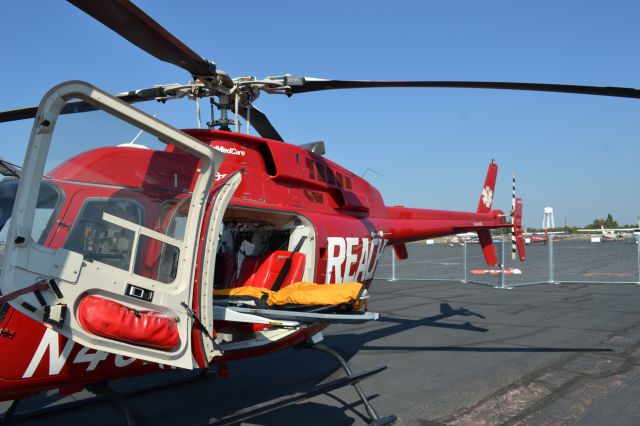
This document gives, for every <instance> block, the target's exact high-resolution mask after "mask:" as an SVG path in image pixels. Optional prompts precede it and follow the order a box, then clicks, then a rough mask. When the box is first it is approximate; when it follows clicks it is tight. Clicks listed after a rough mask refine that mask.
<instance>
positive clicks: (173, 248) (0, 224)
mask: <svg viewBox="0 0 640 426" xmlns="http://www.w3.org/2000/svg"><path fill="white" fill-rule="evenodd" d="M69 1H70V3H72V4H74V5H75V6H77V7H79V8H80V9H82V10H83V11H85V12H86V13H88V14H89V15H91V16H93V17H94V18H96V19H97V20H98V21H100V22H102V23H103V24H105V25H106V26H107V27H109V28H111V29H112V30H113V31H115V32H116V33H118V34H120V35H121V36H123V37H124V38H125V39H127V40H129V41H130V42H132V43H133V44H135V45H137V46H139V47H140V48H142V49H143V50H145V51H146V52H148V53H150V54H151V55H153V56H155V57H157V58H158V59H160V60H163V61H166V62H169V63H172V64H175V65H177V66H179V67H182V68H184V69H185V70H186V71H188V72H189V74H190V75H191V76H192V78H193V80H192V81H191V82H189V83H187V84H184V85H175V84H172V85H164V86H154V87H151V88H148V89H142V90H135V91H131V92H127V93H123V94H119V95H115V96H113V95H110V94H108V93H106V92H104V91H102V90H100V89H99V88H97V87H94V86H92V85H90V84H88V83H85V82H81V81H70V82H66V83H62V84H60V85H58V86H56V87H54V88H52V89H51V90H50V91H49V92H48V93H47V94H46V95H45V96H44V97H43V99H42V101H41V103H40V105H39V107H38V108H26V109H19V110H12V111H6V112H2V113H0V122H6V121H12V120H20V119H28V118H32V119H34V122H33V128H32V133H31V136H30V140H29V146H28V148H27V153H26V156H25V161H24V165H23V168H22V169H21V170H20V169H16V168H14V167H11V166H10V165H9V164H6V163H3V164H2V167H1V169H2V170H3V172H4V174H5V175H7V176H8V177H7V178H6V179H5V180H4V181H2V183H0V207H1V208H0V212H1V214H2V215H1V216H0V228H2V231H3V232H5V233H6V239H5V241H6V244H5V246H4V247H3V250H4V251H3V261H2V275H1V277H0V290H1V292H2V296H0V359H2V360H3V362H2V363H1V364H0V400H14V401H18V400H20V399H21V398H25V397H28V396H30V395H34V394H36V393H37V392H39V391H42V390H46V389H59V390H60V392H62V393H70V392H75V391H78V390H80V389H82V388H83V387H86V386H88V385H90V384H94V383H100V382H105V381H107V380H110V379H115V378H120V377H127V376H134V375H140V374H146V373H150V372H157V371H159V370H160V369H162V368H164V367H163V366H174V367H180V368H185V369H205V368H208V367H210V366H212V365H224V362H226V361H228V360H233V359H239V358H246V357H254V356H260V355H263V354H266V353H270V352H273V351H277V350H280V349H284V348H288V347H292V346H296V345H300V344H304V343H305V342H311V343H310V344H317V343H318V341H319V340H321V333H320V332H321V331H322V329H324V328H325V327H327V326H328V325H329V324H331V323H335V322H350V323H359V322H366V321H370V320H375V319H376V318H377V317H378V315H377V314H376V313H373V312H368V311H367V310H366V303H365V302H366V298H367V297H368V290H369V287H370V283H371V280H372V278H373V276H374V273H375V269H376V265H377V263H378V260H379V258H380V254H381V253H382V251H383V249H384V248H385V247H386V246H389V245H390V246H392V247H393V249H394V251H395V253H396V255H397V256H398V257H399V258H406V257H407V255H408V253H407V248H406V246H405V244H406V243H409V242H412V241H417V240H422V239H426V238H434V237H439V236H446V235H455V234H459V233H465V232H474V233H476V234H477V236H478V238H479V242H480V246H481V248H482V251H483V254H484V257H485V260H486V263H487V264H488V265H495V264H496V262H497V258H496V253H495V249H494V246H493V242H492V237H491V230H492V229H499V228H511V229H512V231H513V235H514V237H515V241H516V245H517V247H518V251H519V257H520V259H521V260H523V259H524V257H525V254H524V241H523V238H522V201H521V200H520V199H518V200H514V202H513V205H512V212H511V214H510V215H507V214H505V213H503V212H502V211H500V210H494V209H493V208H492V205H493V194H494V189H495V188H494V187H495V181H496V175H497V165H496V164H495V163H493V162H492V163H491V164H490V165H489V170H488V173H487V177H486V180H485V183H484V185H483V187H482V194H481V196H480V201H479V202H478V207H477V209H476V211H475V212H454V211H442V210H427V209H417V208H406V207H396V206H394V207H389V206H385V204H384V201H383V199H382V197H381V195H380V193H379V192H378V191H377V190H376V189H375V188H373V187H372V186H371V185H370V184H369V183H367V182H366V181H365V180H364V179H362V178H360V177H358V176H357V175H355V174H354V173H352V172H350V171H349V170H346V169H345V168H343V167H341V166H339V165H338V164H336V163H334V162H332V161H330V160H328V159H327V158H325V157H324V156H323V154H324V146H323V144H322V143H313V144H307V145H303V146H296V145H291V144H288V143H286V142H284V141H283V140H282V138H281V137H280V135H279V134H278V132H277V131H276V130H275V128H274V127H273V126H272V124H271V123H270V122H269V120H268V119H267V117H266V115H265V114H264V113H262V112H261V111H259V110H258V109H257V108H256V107H255V106H254V105H253V102H254V101H255V100H256V99H257V98H258V96H259V95H260V94H261V93H262V92H266V93H269V94H274V93H279V94H286V95H288V96H291V95H296V94H300V93H305V92H313V91H322V90H332V89H352V88H376V87H424V88H427V87H452V88H484V89H510V90H533V91H550V92H566V93H583V94H591V95H601V96H621V97H632V98H638V97H640V94H639V93H638V91H636V90H634V89H624V88H612V87H591V86H571V85H555V84H538V83H503V82H459V81H453V82H451V81H449V82H447V81H345V80H323V79H317V78H307V77H295V76H291V75H284V76H279V77H268V78H265V79H262V80H260V79H256V78H253V77H241V78H231V77H229V76H228V75H227V74H225V73H223V72H221V71H219V70H218V69H217V67H216V65H215V64H214V63H213V62H210V61H207V60H205V59H203V58H202V57H201V56H199V55H198V54H196V53H195V52H193V51H192V50H191V49H190V48H189V47H187V46H186V45H185V44H183V43H182V42H181V41H179V40H178V39H176V38H175V37H174V36H173V35H171V34H170V33H169V32H167V31H166V30H165V29H164V28H162V27H161V26H160V25H159V24H158V23H156V22H155V21H154V20H153V19H152V18H150V17H149V16H148V15H146V14H145V13H144V12H143V11H141V10H140V9H139V8H137V7H136V6H135V5H133V4H132V3H130V2H129V1H126V0H111V1H101V2H95V1H89V0H69ZM184 96H187V97H190V98H193V99H196V100H199V99H201V98H209V99H210V100H211V105H212V119H211V122H210V123H209V128H208V129H206V130H204V129H194V130H182V131H181V130H177V129H174V128H173V127H171V126H170V125H168V124H167V123H165V122H163V121H160V120H159V119H156V118H154V117H152V116H150V115H148V114H146V113H144V112H141V111H140V110H138V109H136V108H134V107H133V106H131V105H130V104H132V103H136V102H142V101H150V100H159V101H162V102H164V101H166V100H170V99H174V98H180V97H184ZM214 106H215V107H216V108H217V110H218V116H217V119H214V117H213V109H214V108H213V107H214ZM95 110H99V111H103V112H105V113H107V114H110V115H112V116H114V117H116V118H117V119H118V120H122V121H124V122H126V123H129V124H131V125H133V126H135V127H137V128H138V129H140V130H142V131H144V132H147V133H148V134H151V135H153V136H155V137H157V138H158V140H159V141H161V142H162V143H163V144H164V145H165V148H164V149H162V150H152V149H144V148H141V147H138V146H134V145H129V146H107V147H102V148H97V149H91V150H88V151H86V152H83V153H80V154H78V155H75V156H73V157H71V158H68V159H66V160H64V161H62V162H57V161H56V160H57V159H56V158H51V155H50V146H51V143H52V140H55V136H56V124H57V122H58V121H59V120H60V116H61V115H62V114H71V113H79V112H85V111H95ZM239 117H241V118H242V119H243V120H244V121H245V122H246V125H247V127H248V126H249V125H250V126H253V128H254V129H255V130H256V131H257V132H258V133H259V134H260V137H254V136H249V135H245V134H241V133H239V132H233V131H231V129H233V128H235V129H237V123H238V120H239ZM56 162H57V163H58V164H55V167H54V168H53V169H52V170H50V171H47V173H46V174H45V168H46V167H48V165H50V164H51V163H56ZM299 283H303V284H299ZM314 283H316V284H314ZM328 284H333V285H328ZM329 352H331V351H330V350H329ZM339 360H340V361H341V362H342V361H343V360H341V359H339ZM346 371H347V374H348V377H347V378H346V380H342V381H336V382H334V383H332V384H331V386H334V387H335V386H344V385H347V384H355V383H357V381H358V380H361V379H362V378H363V377H366V376H367V375H370V374H373V373H375V372H376V371H379V370H375V371H370V372H365V373H361V374H352V373H351V372H350V371H348V369H346ZM326 389H329V388H326ZM357 390H358V392H360V391H359V389H357ZM361 398H362V399H363V403H364V404H365V406H366V407H367V409H368V411H369V414H370V416H371V418H372V421H374V422H377V423H378V424H385V423H389V422H392V421H393V419H394V418H393V416H389V417H379V416H378V415H377V414H376V413H375V410H373V408H372V407H370V405H369V404H368V402H367V400H366V398H365V397H364V396H362V395H361ZM13 408H15V407H14V406H12V408H11V409H10V412H11V411H12V410H13ZM10 412H9V414H11V413H10Z"/></svg>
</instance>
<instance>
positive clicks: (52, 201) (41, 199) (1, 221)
mask: <svg viewBox="0 0 640 426" xmlns="http://www.w3.org/2000/svg"><path fill="white" fill-rule="evenodd" d="M17 189H18V181H17V180H11V181H8V182H3V183H0V260H1V259H2V257H3V256H4V247H5V244H6V242H7V233H8V231H9V223H10V222H11V213H12V211H13V204H14V201H15V197H16V192H17ZM63 198H64V196H63V192H62V190H61V189H60V188H58V187H57V186H56V185H53V184H52V183H50V182H42V184H41V186H40V192H39V194H38V202H37V204H36V214H35V217H34V221H33V229H32V232H31V238H33V240H34V241H35V242H37V243H38V244H43V243H44V241H45V240H46V238H47V236H48V235H49V232H50V230H51V228H52V227H53V224H54V223H55V220H56V217H57V216H58V215H57V213H58V210H59V208H60V206H61V205H62V200H63Z"/></svg>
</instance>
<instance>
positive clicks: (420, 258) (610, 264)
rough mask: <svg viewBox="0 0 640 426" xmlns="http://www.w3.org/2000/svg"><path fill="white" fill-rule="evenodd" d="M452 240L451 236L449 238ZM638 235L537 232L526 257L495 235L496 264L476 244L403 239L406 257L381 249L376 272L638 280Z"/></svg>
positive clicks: (497, 280)
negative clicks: (515, 254)
mask: <svg viewBox="0 0 640 426" xmlns="http://www.w3.org/2000/svg"><path fill="white" fill-rule="evenodd" d="M452 241H455V242H452ZM639 242H640V235H636V236H633V237H627V238H623V239H618V240H615V241H609V240H605V239H593V238H591V237H590V236H585V235H558V236H549V237H548V238H546V237H545V238H539V239H538V241H535V242H531V243H529V244H527V245H526V252H527V259H526V261H524V262H520V261H519V260H511V241H510V239H504V240H503V238H502V237H497V236H496V237H494V244H495V247H496V251H497V254H498V266H495V267H488V266H487V265H486V263H485V261H484V256H483V254H482V249H481V248H480V244H478V243H476V242H474V241H469V240H456V239H438V240H428V241H427V242H426V243H425V242H424V241H423V242H420V243H412V244H407V249H408V252H409V258H408V259H405V260H398V259H396V258H395V255H394V252H393V250H392V249H391V247H387V249H385V251H384V253H383V255H382V259H381V260H380V263H379V265H378V269H377V271H376V275H375V277H376V278H378V279H388V280H451V281H461V282H472V283H478V284H484V285H492V286H499V287H512V286H519V285H529V284H542V283H562V282H585V283H635V284H640V244H639Z"/></svg>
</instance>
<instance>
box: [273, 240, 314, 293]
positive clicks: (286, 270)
mask: <svg viewBox="0 0 640 426" xmlns="http://www.w3.org/2000/svg"><path fill="white" fill-rule="evenodd" d="M306 239H307V236H306V235H303V236H302V238H300V241H298V244H296V247H295V248H294V249H293V251H292V252H291V255H290V256H289V257H287V259H286V260H285V261H284V265H282V269H280V273H278V276H277V277H276V280H275V281H274V282H273V286H272V287H271V290H273V291H278V290H280V287H282V283H283V282H284V278H285V277H286V276H287V274H288V273H289V269H291V258H292V257H293V255H294V254H295V253H297V252H299V251H300V249H301V248H302V245H303V244H304V242H305V241H306Z"/></svg>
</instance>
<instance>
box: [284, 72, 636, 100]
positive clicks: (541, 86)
mask: <svg viewBox="0 0 640 426" xmlns="http://www.w3.org/2000/svg"><path fill="white" fill-rule="evenodd" d="M287 77H289V76H285V77H284V81H285V84H287V82H288V79H287ZM290 80H291V86H290V87H291V93H294V94H295V93H304V92H316V91H319V90H335V89H364V88H375V87H450V88H469V89H502V90H527V91H534V92H559V93H576V94H583V95H596V96H614V97H621V98H634V99H640V90H638V89H632V88H626V87H609V86H603V87H601V86H579V85H572V84H546V83H512V82H496V81H360V80H323V79H316V78H299V77H292V78H291V77H290Z"/></svg>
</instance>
